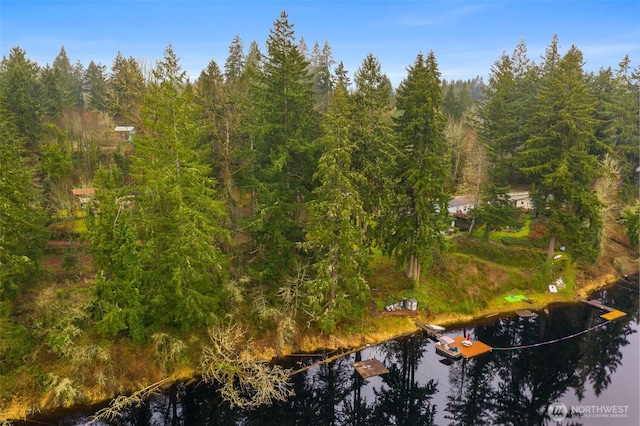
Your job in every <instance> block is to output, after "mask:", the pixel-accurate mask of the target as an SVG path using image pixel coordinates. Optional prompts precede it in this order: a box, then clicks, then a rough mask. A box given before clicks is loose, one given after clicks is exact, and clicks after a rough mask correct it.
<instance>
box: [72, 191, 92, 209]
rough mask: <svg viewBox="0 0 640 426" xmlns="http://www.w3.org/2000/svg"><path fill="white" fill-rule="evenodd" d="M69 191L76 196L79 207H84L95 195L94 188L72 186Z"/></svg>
mask: <svg viewBox="0 0 640 426" xmlns="http://www.w3.org/2000/svg"><path fill="white" fill-rule="evenodd" d="M71 193H72V194H73V195H74V196H76V197H78V201H79V202H80V207H82V208H83V209H86V208H87V206H88V205H89V203H90V202H91V199H92V198H93V197H94V196H95V195H96V190H95V189H94V188H74V189H72V190H71Z"/></svg>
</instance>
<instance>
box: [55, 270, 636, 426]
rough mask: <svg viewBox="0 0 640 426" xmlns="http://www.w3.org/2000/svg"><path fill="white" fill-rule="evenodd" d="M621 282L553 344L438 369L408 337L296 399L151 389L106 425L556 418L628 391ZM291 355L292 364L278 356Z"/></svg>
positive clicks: (629, 292) (532, 334) (494, 324)
mask: <svg viewBox="0 0 640 426" xmlns="http://www.w3.org/2000/svg"><path fill="white" fill-rule="evenodd" d="M629 287H632V284H631V282H626V283H625V282H622V283H621V285H617V286H613V287H611V288H609V289H607V290H602V291H600V292H599V293H597V294H596V295H594V297H596V298H599V299H600V300H601V301H602V302H603V304H604V305H607V306H611V307H614V308H617V309H619V310H622V311H624V312H626V313H627V315H626V316H625V317H622V318H620V319H617V320H615V321H613V322H611V323H609V324H606V325H604V326H603V327H600V328H597V329H595V330H593V331H591V332H588V333H586V334H582V335H580V336H578V337H575V338H572V339H568V340H563V341H560V342H557V343H554V344H550V345H543V346H538V347H534V348H530V349H524V350H497V351H493V352H491V353H488V354H485V355H481V356H479V357H477V358H473V359H468V360H467V359H462V360H460V361H457V362H455V363H453V364H452V365H451V366H449V367H445V366H443V365H442V364H441V363H439V362H438V357H437V356H436V354H435V351H434V349H433V342H431V341H430V340H428V339H427V338H426V337H425V336H423V335H415V336H411V337H407V338H401V339H397V340H393V341H389V342H386V343H384V344H382V345H378V346H376V347H372V348H367V349H365V350H363V351H361V352H355V353H352V354H350V355H347V356H345V357H343V358H340V359H338V360H336V361H335V362H332V363H330V364H325V365H320V366H318V367H314V368H311V369H309V370H307V371H305V372H302V373H299V374H296V375H295V376H293V377H292V380H291V382H292V386H293V388H294V390H295V396H294V397H292V398H290V399H289V400H287V401H284V402H277V403H274V404H273V405H270V406H262V407H258V408H253V409H231V408H229V407H228V405H227V404H225V403H224V401H222V400H221V398H220V396H219V395H218V393H217V392H216V389H215V388H214V387H213V386H208V385H205V384H203V383H198V384H194V385H190V386H187V387H186V388H185V387H175V388H173V389H172V390H171V392H168V393H167V394H165V395H157V396H155V397H153V398H152V399H151V400H150V401H148V403H147V404H146V405H144V406H142V407H139V408H135V409H132V410H129V411H127V412H124V413H122V418H121V419H120V420H119V421H118V422H116V423H114V424H127V425H140V426H142V425H158V424H166V425H304V426H312V425H385V426H386V425H390V424H395V425H435V424H439V425H442V424H449V425H497V424H500V425H546V424H554V422H553V421H552V420H551V419H550V418H549V416H548V413H547V409H548V407H549V404H551V403H552V402H555V401H559V400H562V399H563V398H568V397H569V396H571V397H572V398H576V399H577V401H579V402H580V403H581V404H585V405H595V404H599V403H598V398H599V397H601V396H602V395H603V394H605V393H607V392H609V393H611V392H620V391H621V389H622V392H624V389H626V388H625V387H624V384H623V383H622V382H624V380H620V377H619V376H618V377H617V378H616V376H615V375H614V373H615V372H616V371H617V370H618V368H619V367H620V366H621V365H622V363H623V361H624V362H625V363H629V364H630V363H637V361H638V360H637V359H629V357H628V356H629V355H627V358H624V357H623V355H625V354H633V353H637V351H638V344H639V342H638V336H637V334H636V333H637V331H638V316H639V313H638V288H637V284H636V285H635V286H634V287H633V288H631V289H627V288H629ZM602 313H603V311H602V310H599V309H597V308H594V307H591V306H588V305H583V304H574V305H569V306H567V305H565V306H558V307H555V308H552V309H550V312H549V314H548V315H546V314H545V313H542V312H541V313H540V314H539V315H538V316H537V317H534V318H530V319H525V318H518V317H510V318H500V319H492V321H491V322H487V323H484V324H478V325H474V326H472V327H471V328H468V329H464V330H457V331H454V334H463V333H464V334H466V332H468V331H470V332H472V334H473V335H474V336H475V338H477V339H478V340H481V341H483V342H485V343H487V344H489V345H490V346H492V347H494V348H510V347H515V346H519V345H527V344H533V343H537V342H544V341H549V340H553V339H558V338H561V337H565V336H568V335H571V334H573V333H577V332H579V331H582V330H585V329H587V328H589V327H592V326H594V325H596V324H599V323H601V322H602V321H603V320H602V319H601V318H600V315H601V314H602ZM467 327H469V326H467ZM634 335H635V336H634ZM630 345H632V346H631V347H630ZM372 357H376V358H378V359H380V360H381V361H382V362H383V364H384V365H385V366H386V367H387V369H388V370H389V373H388V374H384V375H382V376H378V377H372V378H369V379H363V378H362V377H361V376H360V375H359V374H358V373H357V372H356V371H355V369H354V368H353V367H352V364H353V363H354V362H356V361H360V360H363V359H368V358H372ZM289 361H290V362H291V363H292V364H293V363H295V362H296V361H299V360H298V359H297V360H294V361H292V360H285V361H283V362H285V363H286V362H289ZM634 380H635V378H634ZM621 386H622V387H621ZM635 392H636V393H637V390H635ZM633 397H634V396H632V398H633ZM637 397H638V395H635V398H636V399H637ZM630 408H631V409H632V410H636V411H634V412H630V413H628V414H629V418H627V419H626V420H627V423H620V424H637V423H638V420H639V419H638V412H637V410H638V407H637V406H634V407H630ZM577 416H578V415H577V414H573V415H572V414H571V413H569V416H568V419H567V420H566V421H565V422H564V423H563V424H575V425H577V424H581V423H580V420H581V419H580V418H578V417H577ZM87 417H88V414H87V413H84V414H78V415H76V416H69V417H67V418H65V419H62V420H60V419H58V424H62V425H66V424H69V425H71V424H83V423H84V422H85V421H86V419H87ZM567 422H569V423H567ZM103 424H104V423H103Z"/></svg>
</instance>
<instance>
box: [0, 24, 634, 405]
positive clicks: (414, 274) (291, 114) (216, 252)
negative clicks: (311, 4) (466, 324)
mask: <svg viewBox="0 0 640 426" xmlns="http://www.w3.org/2000/svg"><path fill="white" fill-rule="evenodd" d="M560 50H561V49H560V43H559V40H558V39H557V37H553V38H552V39H551V41H550V44H549V46H548V47H547V49H546V52H545V54H544V56H543V57H542V58H540V59H539V61H534V60H532V59H530V58H529V57H528V56H527V49H526V45H525V43H524V42H521V43H520V44H518V45H517V46H516V47H515V49H514V50H513V52H512V53H510V54H508V53H504V54H503V55H502V56H501V57H500V58H498V59H497V60H496V61H495V63H494V65H493V67H492V68H491V70H490V75H489V79H488V81H486V82H485V81H483V80H482V79H480V78H477V79H473V80H470V81H449V82H448V81H445V80H443V79H442V78H441V74H440V71H439V69H438V62H437V58H436V57H435V54H434V53H433V52H425V53H423V52H417V55H416V58H415V61H414V62H413V63H412V64H410V65H408V67H407V75H406V77H405V78H404V80H403V81H402V82H401V83H400V84H399V86H398V87H396V88H394V87H392V84H391V81H390V80H389V78H387V76H386V75H385V74H384V72H383V71H382V68H383V67H382V64H380V63H379V61H378V60H377V59H376V57H375V56H374V55H373V54H369V55H368V56H367V57H366V58H364V59H363V61H362V64H361V66H360V68H358V69H357V70H355V72H353V73H352V75H350V72H349V71H348V70H346V69H344V66H343V64H342V63H340V62H338V61H337V60H336V59H334V58H333V55H332V52H331V47H330V46H329V44H328V43H327V42H325V43H324V45H321V44H319V43H317V42H316V43H315V44H314V45H313V48H311V49H309V48H308V47H307V45H306V43H305V40H304V38H302V37H300V38H297V37H296V35H295V33H294V26H293V24H292V23H290V21H289V18H288V16H287V14H286V13H285V12H283V13H282V14H281V15H280V17H279V18H278V19H276V20H275V22H274V25H273V28H272V29H271V31H270V33H269V36H268V39H267V41H266V45H265V47H264V49H263V50H261V49H260V47H259V46H258V44H257V43H255V42H252V43H251V44H250V45H249V47H248V49H247V48H245V45H244V44H243V42H242V40H241V38H240V36H237V37H236V38H234V39H233V40H232V41H231V44H230V46H229V55H228V57H227V59H226V61H225V63H224V64H223V66H221V65H219V64H218V63H216V62H215V61H211V62H210V63H209V64H208V66H207V67H206V69H204V70H202V72H201V73H200V75H199V76H198V77H197V79H195V80H194V81H190V80H189V79H188V78H187V76H186V73H185V71H184V70H183V69H182V68H181V66H180V61H179V58H178V56H177V54H176V52H174V51H173V48H172V46H171V45H169V46H168V47H167V49H166V50H165V52H164V55H163V57H162V59H160V60H158V61H157V62H156V63H155V64H152V65H151V64H149V63H145V62H142V61H139V60H137V59H136V58H133V57H130V58H126V57H125V56H124V55H122V54H120V53H119V54H118V55H117V56H116V57H115V59H114V60H113V64H112V65H111V67H110V68H107V66H105V65H102V64H96V63H94V62H90V63H89V64H88V65H87V66H86V67H85V66H84V65H83V64H81V63H79V62H77V63H75V64H72V63H71V61H70V59H69V57H68V56H67V53H66V51H65V49H64V47H63V48H62V49H61V50H60V52H59V54H58V56H57V57H56V58H55V60H54V61H53V63H52V64H51V65H49V64H47V65H44V66H41V65H39V64H37V63H35V62H33V61H31V60H30V59H29V58H28V55H27V52H25V51H24V50H22V49H21V48H20V47H14V48H12V49H11V50H10V52H9V53H8V55H6V56H4V57H3V59H2V62H1V63H0V109H1V111H0V129H1V134H2V139H1V141H0V162H1V167H0V204H1V206H2V208H1V209H0V321H1V322H0V323H1V324H2V331H0V333H1V334H3V336H1V337H3V339H2V341H1V342H0V355H1V358H2V361H0V375H3V374H6V373H7V372H9V371H14V372H15V369H16V368H17V366H18V365H21V362H22V361H21V360H23V359H24V357H25V356H26V354H27V353H29V352H30V351H32V350H33V346H29V345H27V344H26V343H22V344H18V345H16V344H15V342H25V341H28V340H29V339H30V338H33V335H32V333H36V331H33V330H29V329H28V328H27V327H25V326H24V325H23V324H21V322H20V319H19V318H18V316H19V314H20V313H21V312H22V311H21V306H20V303H21V302H20V301H21V295H22V294H24V293H25V292H27V291H29V290H30V289H33V288H34V287H36V286H40V287H38V288H40V289H42V285H41V284H38V283H42V282H43V281H46V280H47V275H46V274H44V273H43V272H42V270H43V264H44V259H45V258H46V254H47V253H48V251H50V250H51V248H50V244H51V243H50V241H51V240H59V241H64V242H67V243H68V244H66V245H65V247H67V248H66V249H65V252H64V259H63V268H65V270H66V271H67V272H69V274H68V278H69V277H71V278H70V279H73V277H74V276H75V275H74V273H73V271H74V268H75V267H76V266H77V265H78V264H79V263H81V262H84V260H83V256H85V255H86V256H88V257H89V258H90V261H91V263H92V265H93V268H94V271H95V274H94V275H92V276H91V280H90V283H89V286H88V287H87V292H88V293H87V297H86V298H83V299H82V301H81V302H82V303H78V304H77V308H76V309H77V311H76V312H74V313H70V314H69V315H62V316H61V318H58V319H53V316H52V317H51V318H49V319H48V320H47V321H48V323H47V321H44V320H43V323H42V324H39V327H41V328H42V329H44V328H45V327H49V328H50V329H55V332H46V333H45V332H42V334H41V335H39V336H40V337H43V336H44V339H45V341H46V351H48V353H49V354H51V356H54V357H58V358H59V359H65V357H70V358H72V357H74V356H76V355H74V352H73V349H72V347H73V346H74V345H75V346H76V347H77V346H78V345H80V343H79V342H81V341H82V339H83V338H85V336H86V335H87V334H88V333H91V334H93V335H95V336H97V338H96V339H113V338H116V337H117V338H126V339H131V340H132V341H133V342H135V343H136V344H144V343H145V342H150V341H154V342H155V344H156V347H161V346H162V345H165V346H162V347H165V349H163V350H164V351H165V352H164V353H165V354H166V357H167V358H166V359H170V358H171V355H170V350H169V349H166V348H169V347H170V346H171V342H174V343H175V342H179V340H177V339H174V337H171V336H186V335H188V333H190V332H192V331H194V330H202V329H206V328H207V327H209V326H212V325H215V324H221V323H227V322H229V319H231V321H237V322H242V323H247V324H251V325H252V326H255V327H258V328H260V329H263V330H276V333H275V335H276V336H277V338H278V339H280V340H282V341H286V340H287V339H290V338H291V336H293V335H294V334H295V333H296V332H301V331H302V332H304V330H316V331H318V332H321V333H325V334H331V333H335V332H336V330H338V329H339V328H340V327H342V326H344V325H345V324H347V325H348V324H350V323H353V322H357V321H359V319H360V318H361V316H362V314H363V312H365V311H366V309H367V304H368V302H369V301H370V299H371V286H370V285H369V282H368V277H369V276H370V274H371V271H372V260H373V258H374V257H375V256H386V257H388V258H390V259H393V262H395V264H396V265H397V267H398V268H402V269H403V270H404V272H405V273H406V276H407V277H408V279H409V280H411V282H412V285H413V286H414V288H415V289H417V288H419V287H425V288H428V286H429V274H430V268H431V266H432V265H433V264H434V263H437V262H438V259H440V256H442V253H446V251H447V250H448V248H449V246H450V244H451V243H450V239H449V238H448V236H447V234H448V232H449V229H450V228H451V223H450V222H451V219H450V218H449V217H448V203H449V201H450V200H451V199H452V198H453V196H454V195H460V194H468V195H471V196H473V197H474V198H475V200H476V207H475V208H474V209H473V211H472V212H471V214H470V216H469V218H468V220H469V226H470V227H471V228H472V230H473V229H474V228H475V229H483V230H484V232H483V235H484V237H485V238H488V236H489V233H490V232H492V230H497V229H500V228H503V227H508V226H510V227H517V226H519V225H518V224H519V223H520V222H519V221H520V220H521V213H522V212H521V211H520V210H519V209H516V208H514V207H513V205H512V203H510V202H509V198H508V195H507V193H508V190H509V188H511V187H516V186H527V187H529V188H530V194H531V197H532V199H533V203H534V210H533V212H531V213H532V215H533V216H534V217H535V219H536V221H537V223H539V224H540V226H542V227H544V229H545V230H546V232H547V235H548V238H547V240H545V244H546V247H547V250H548V256H549V258H551V256H552V255H553V253H554V250H555V244H556V241H562V244H563V245H564V246H566V247H567V249H568V251H570V252H571V253H572V256H573V259H574V260H575V261H576V262H578V263H580V262H582V263H584V264H592V263H594V262H596V261H597V259H598V258H599V256H601V254H602V253H603V251H604V250H606V243H607V242H606V232H607V226H610V225H611V224H617V225H620V224H621V225H622V226H623V227H624V229H626V232H627V235H626V238H627V239H628V242H629V244H631V246H632V247H633V249H634V250H636V251H637V250H638V247H639V241H638V240H639V236H640V207H639V204H638V191H639V187H638V173H639V171H640V164H639V151H638V150H639V146H640V133H639V128H638V126H639V125H638V123H639V121H638V117H639V116H640V110H639V90H640V68H638V67H636V68H635V69H632V68H631V60H630V58H628V57H625V58H621V62H620V63H619V64H618V65H617V66H616V67H614V68H607V69H601V70H600V71H599V72H597V73H587V72H585V71H584V70H583V56H582V53H581V52H580V50H579V49H578V47H576V46H571V47H570V48H568V49H566V52H565V53H564V54H561V53H560ZM114 129H119V131H115V130H114ZM74 189H76V190H78V189H82V190H85V191H84V193H85V194H86V195H81V196H78V195H77V194H79V193H81V192H82V191H80V192H78V191H76V193H75V194H76V195H74V192H73V190H74ZM48 241H49V246H48ZM76 278H77V277H76ZM51 288H52V289H53V290H52V291H54V293H55V292H57V293H55V294H57V297H58V298H64V291H63V289H62V288H59V287H58V284H57V283H51ZM41 291H44V290H41ZM52 297H53V300H55V298H56V296H55V295H54V296H52ZM52 315H53V314H52ZM44 323H47V324H44ZM37 328H38V327H35V328H34V329H37ZM30 333H31V334H30ZM167 336H169V337H167ZM162 339H164V340H162ZM172 339H174V340H172ZM162 342H164V343H162ZM88 347H89V345H85V346H84V348H85V351H84V353H85V355H86V353H87V351H89V349H87V348H88ZM92 348H93V349H92V350H93V352H91V354H89V355H87V356H89V357H93V358H95V357H98V358H99V357H100V354H101V353H102V352H100V351H101V349H100V347H99V346H95V347H92ZM174 349H175V348H174ZM159 350H160V349H159ZM167 351H169V352H167ZM78 356H79V355H78ZM51 380H52V382H56V380H58V381H59V380H62V379H60V378H52V379H51ZM96 380H98V379H96ZM56 383H57V382H56ZM3 397H6V395H3Z"/></svg>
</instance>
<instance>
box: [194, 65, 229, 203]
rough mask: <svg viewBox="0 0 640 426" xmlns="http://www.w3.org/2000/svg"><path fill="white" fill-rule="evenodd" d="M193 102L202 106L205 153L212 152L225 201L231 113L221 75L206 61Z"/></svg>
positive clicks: (196, 86)
mask: <svg viewBox="0 0 640 426" xmlns="http://www.w3.org/2000/svg"><path fill="white" fill-rule="evenodd" d="M195 89H196V100H197V102H198V104H199V105H200V107H201V110H202V113H203V119H204V125H205V129H206V131H205V132H203V134H204V136H205V138H206V145H207V147H208V151H209V152H211V153H212V156H211V158H212V164H213V167H214V170H215V171H216V173H217V175H218V182H219V183H220V186H221V187H222V188H223V190H222V193H223V196H224V197H225V199H230V198H231V196H232V193H233V186H234V185H233V182H232V176H231V156H232V154H233V153H232V150H233V148H232V147H231V124H232V123H231V119H232V117H231V111H230V107H231V104H230V99H229V94H228V92H227V86H226V85H225V81H224V76H223V75H222V72H221V71H220V68H219V67H218V64H216V62H215V61H211V62H209V65H207V68H206V69H205V70H203V71H202V72H201V73H200V77H198V80H197V81H196V84H195Z"/></svg>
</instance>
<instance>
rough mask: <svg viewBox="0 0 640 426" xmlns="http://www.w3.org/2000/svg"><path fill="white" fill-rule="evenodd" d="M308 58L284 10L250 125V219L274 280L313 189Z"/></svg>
mask: <svg viewBox="0 0 640 426" xmlns="http://www.w3.org/2000/svg"><path fill="white" fill-rule="evenodd" d="M308 66H309V64H308V62H307V60H306V59H305V58H304V56H302V54H301V53H300V51H299V50H298V47H297V45H296V43H295V36H294V31H293V25H292V24H290V23H289V18H288V16H287V14H286V12H284V11H283V12H282V13H281V14H280V17H279V18H278V19H277V20H276V21H275V23H274V26H273V28H272V29H271V31H270V33H269V37H268V39H267V54H266V57H265V59H264V63H263V68H262V74H261V78H260V81H259V85H258V87H257V95H258V99H256V103H257V104H256V106H255V113H256V115H257V119H258V120H259V121H258V123H256V126H255V127H254V128H253V131H254V134H253V136H254V138H255V145H254V147H255V150H254V154H255V156H254V164H253V179H254V190H255V192H256V193H257V208H256V210H257V211H256V213H255V215H254V218H253V219H254V220H253V222H252V229H253V231H254V236H255V237H256V241H257V242H258V244H259V246H260V249H261V253H262V254H263V255H264V257H263V261H264V263H263V265H262V266H261V267H260V269H262V271H263V275H262V276H263V278H265V279H268V280H274V279H275V281H276V282H277V281H278V280H279V278H280V277H282V274H283V273H285V272H286V271H287V270H288V269H289V268H290V266H291V264H292V260H293V256H294V252H295V250H294V244H295V243H296V242H300V241H303V239H304V237H303V233H302V223H301V221H300V219H301V216H300V213H301V209H302V207H303V204H304V202H305V200H307V199H308V196H309V193H310V190H311V189H312V186H311V181H312V176H313V172H314V170H315V163H316V159H317V156H316V152H317V150H316V145H315V143H314V142H315V139H316V138H317V136H318V116H317V113H316V112H315V110H314V109H313V91H312V89H311V83H310V82H309V81H308V78H307V69H308Z"/></svg>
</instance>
